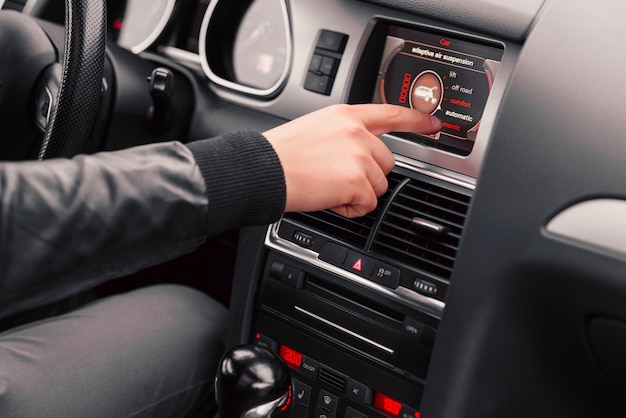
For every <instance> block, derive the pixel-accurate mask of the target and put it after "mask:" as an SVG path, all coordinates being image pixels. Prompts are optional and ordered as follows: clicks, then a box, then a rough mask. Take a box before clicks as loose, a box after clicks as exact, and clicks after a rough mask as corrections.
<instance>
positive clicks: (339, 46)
mask: <svg viewBox="0 0 626 418" xmlns="http://www.w3.org/2000/svg"><path fill="white" fill-rule="evenodd" d="M347 42H348V35H346V34H343V33H339V32H333V31H330V30H325V29H323V30H321V31H320V36H319V38H318V39H317V47H318V48H322V49H327V50H329V51H333V52H339V53H342V52H343V50H344V49H345V48H346V43H347Z"/></svg>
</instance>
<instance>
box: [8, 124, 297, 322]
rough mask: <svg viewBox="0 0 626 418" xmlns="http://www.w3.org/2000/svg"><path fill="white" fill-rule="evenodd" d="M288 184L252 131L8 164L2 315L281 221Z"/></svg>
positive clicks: (269, 148)
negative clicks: (215, 238) (233, 232)
mask: <svg viewBox="0 0 626 418" xmlns="http://www.w3.org/2000/svg"><path fill="white" fill-rule="evenodd" d="M284 207H285V181H284V176H283V171H282V168H281V166H280V162H279V160H278V157H277V156H276V154H275V152H274V150H273V148H272V146H271V145H270V144H269V143H268V142H267V141H266V140H265V138H264V137H263V136H262V135H261V134H259V133H257V132H253V131H243V132H237V133H231V134H226V135H222V136H219V137H216V138H213V139H207V140H203V141H197V142H192V143H190V144H187V145H183V144H181V143H179V142H168V143H159V144H152V145H146V146H141V147H136V148H132V149H128V150H123V151H116V152H106V153H100V154H95V155H91V156H87V155H81V156H78V157H75V158H73V159H71V160H68V159H57V160H47V161H44V162H19V163H0V317H4V316H7V315H9V314H12V313H15V312H19V311H23V310H25V309H28V308H31V307H33V306H38V305H42V304H45V303H49V302H52V301H55V300H58V299H61V298H63V297H66V296H68V295H71V294H74V293H77V292H80V291H82V290H85V289H88V288H91V287H93V286H95V285H98V284H100V283H102V282H104V281H106V280H109V279H112V278H116V277H121V276H123V275H126V274H129V273H132V272H135V271H137V270H139V269H142V268H145V267H147V266H150V265H154V264H157V263H161V262H164V261H167V260H169V259H172V258H174V257H177V256H179V255H182V254H184V253H188V252H190V251H193V250H194V249H196V248H197V247H198V246H199V245H200V244H201V243H202V242H203V241H204V240H205V239H206V238H207V237H209V236H212V235H215V234H217V233H218V232H221V231H225V230H227V229H231V228H235V227H239V226H244V225H252V224H265V223H271V222H273V221H276V220H277V219H278V218H279V217H280V216H281V214H282V211H283V209H284Z"/></svg>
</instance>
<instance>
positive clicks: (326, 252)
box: [319, 242, 348, 267]
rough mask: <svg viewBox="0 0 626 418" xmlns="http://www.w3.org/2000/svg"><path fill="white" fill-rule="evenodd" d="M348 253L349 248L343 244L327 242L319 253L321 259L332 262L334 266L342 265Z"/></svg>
mask: <svg viewBox="0 0 626 418" xmlns="http://www.w3.org/2000/svg"><path fill="white" fill-rule="evenodd" d="M347 254H348V249H347V248H344V247H342V246H341V245H338V244H334V243H332V242H327V243H326V244H324V246H323V247H322V250H321V251H320V254H319V259H320V260H322V261H326V262H327V263H330V264H332V265H333V266H337V267H341V266H342V265H343V262H344V261H345V259H346V255H347Z"/></svg>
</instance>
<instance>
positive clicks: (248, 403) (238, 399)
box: [215, 345, 291, 418]
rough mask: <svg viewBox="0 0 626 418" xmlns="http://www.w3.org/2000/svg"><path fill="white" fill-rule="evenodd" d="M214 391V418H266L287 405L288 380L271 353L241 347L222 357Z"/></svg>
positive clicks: (288, 398) (289, 391) (286, 369)
mask: <svg viewBox="0 0 626 418" xmlns="http://www.w3.org/2000/svg"><path fill="white" fill-rule="evenodd" d="M215 390H216V391H215V398H216V400H217V405H218V408H219V409H218V414H217V416H218V418H269V417H271V416H272V414H273V412H274V411H275V410H276V409H277V408H282V409H286V407H287V406H288V405H289V403H290V402H291V399H290V397H291V377H290V375H289V369H288V368H287V366H286V365H285V363H283V361H282V360H281V359H280V357H278V356H277V355H276V354H275V353H273V352H272V351H270V350H268V349H266V348H263V347H259V346H255V345H241V346H237V347H234V348H233V349H231V350H230V351H229V352H227V353H226V354H225V355H224V357H222V361H221V362H220V365H219V368H218V370H217V377H216V378H215Z"/></svg>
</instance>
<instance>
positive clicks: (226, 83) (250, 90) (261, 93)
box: [198, 0, 293, 97]
mask: <svg viewBox="0 0 626 418" xmlns="http://www.w3.org/2000/svg"><path fill="white" fill-rule="evenodd" d="M279 1H280V6H281V9H282V12H283V19H284V23H285V33H286V34H287V55H286V65H285V68H284V70H283V73H282V74H281V76H280V78H279V79H278V81H277V82H276V83H275V84H274V85H273V86H271V87H270V88H268V89H257V88H254V87H249V86H244V85H241V84H237V83H235V82H232V81H230V80H226V79H224V78H222V77H220V76H218V75H217V74H215V73H214V72H213V70H211V67H210V66H209V61H208V58H207V55H206V48H207V45H206V37H207V31H208V30H209V23H210V21H211V18H212V17H213V12H214V11H215V8H216V7H217V4H218V2H219V0H211V3H209V7H208V8H207V10H206V13H205V14H204V18H203V19H202V26H201V27H200V39H199V41H200V44H199V48H198V50H199V53H200V64H201V65H202V70H203V71H204V73H205V74H206V76H207V77H208V78H209V80H211V81H212V82H213V83H215V84H217V85H219V86H222V87H226V88H227V89H231V90H235V91H239V92H241V93H245V94H249V95H251V96H256V97H269V96H271V95H273V94H274V93H276V92H277V91H278V90H279V89H280V88H281V87H282V86H283V84H284V83H285V80H287V76H288V75H289V73H290V71H291V61H292V56H293V45H292V39H291V37H292V35H291V25H290V22H289V11H288V9H287V4H286V1H285V0H279Z"/></svg>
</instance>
